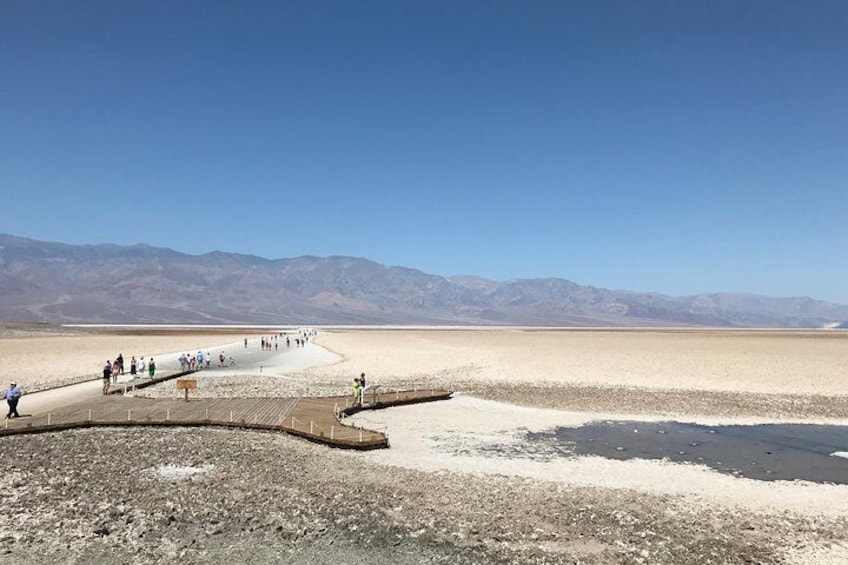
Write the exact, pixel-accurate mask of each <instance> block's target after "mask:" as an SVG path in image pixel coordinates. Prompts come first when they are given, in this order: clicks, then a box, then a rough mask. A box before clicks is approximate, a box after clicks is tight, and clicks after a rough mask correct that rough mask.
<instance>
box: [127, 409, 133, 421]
mask: <svg viewBox="0 0 848 565" xmlns="http://www.w3.org/2000/svg"><path fill="white" fill-rule="evenodd" d="M127 422H132V410H127Z"/></svg>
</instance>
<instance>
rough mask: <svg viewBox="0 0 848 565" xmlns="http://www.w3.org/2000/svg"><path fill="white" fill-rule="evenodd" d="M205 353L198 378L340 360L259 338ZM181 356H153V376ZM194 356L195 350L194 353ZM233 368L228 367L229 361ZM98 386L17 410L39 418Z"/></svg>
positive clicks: (278, 372) (41, 398) (271, 372)
mask: <svg viewBox="0 0 848 565" xmlns="http://www.w3.org/2000/svg"><path fill="white" fill-rule="evenodd" d="M201 349H202V351H204V352H206V353H211V354H212V358H213V361H212V362H211V363H210V367H209V368H205V369H203V370H202V371H200V373H199V374H201V375H208V376H215V377H231V376H237V375H242V374H263V375H266V376H276V377H279V378H285V375H286V374H288V373H292V372H297V371H303V370H305V369H308V368H310V367H315V366H320V365H326V364H330V363H335V362H337V361H338V360H339V359H340V357H339V356H338V355H336V354H335V353H332V352H330V351H327V350H326V349H324V348H322V347H320V346H318V345H315V344H313V343H307V344H306V345H305V346H304V347H295V346H294V345H292V346H291V347H282V348H278V349H276V350H274V349H272V350H263V349H261V348H260V347H259V339H250V340H248V346H247V347H245V346H244V342H243V341H239V342H231V343H227V344H223V345H220V344H219V345H215V346H208V347H203V348H201ZM221 352H223V353H224V357H225V359H226V362H225V365H224V367H218V366H217V365H218V361H217V359H218V355H219V354H220V353H221ZM183 353H192V351H191V350H188V351H184V352H176V353H166V354H162V355H154V356H153V357H154V359H155V360H156V366H157V375H159V374H163V373H174V372H177V371H179V370H180V368H181V367H180V363H179V357H180V355H182V354H183ZM194 353H195V354H196V351H195V352H194ZM231 358H232V359H233V360H234V361H235V365H230V364H229V363H230V359H231ZM145 378H146V376H144V375H139V376H137V380H138V381H140V382H143V381H144V380H145ZM132 381H133V379H132V377H131V375H130V374H129V373H128V372H127V373H126V374H124V375H121V376H119V378H118V383H117V385H113V386H123V385H124V384H126V383H131V382H132ZM101 390H102V383H101V380H100V379H95V380H93V381H88V382H83V383H79V384H74V385H68V386H62V387H58V388H54V389H49V390H45V391H41V392H36V393H32V394H25V395H24V396H23V398H22V399H21V403H20V407H19V411H20V412H21V414H27V415H33V416H39V415H43V414H46V413H48V412H50V411H54V410H57V409H59V408H61V407H63V406H68V405H70V404H74V403H77V402H80V401H82V400H85V399H87V398H91V397H94V396H98V395H100V394H101ZM175 394H176V393H175Z"/></svg>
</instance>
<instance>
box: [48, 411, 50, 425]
mask: <svg viewBox="0 0 848 565" xmlns="http://www.w3.org/2000/svg"><path fill="white" fill-rule="evenodd" d="M47 425H48V426H49V425H50V412H48V413H47Z"/></svg>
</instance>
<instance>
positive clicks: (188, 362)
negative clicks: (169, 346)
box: [177, 350, 236, 371]
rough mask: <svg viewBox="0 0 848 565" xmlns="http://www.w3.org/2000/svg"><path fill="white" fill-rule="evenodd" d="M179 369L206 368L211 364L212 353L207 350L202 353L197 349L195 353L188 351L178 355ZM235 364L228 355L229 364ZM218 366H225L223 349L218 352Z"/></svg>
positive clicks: (225, 360) (225, 359)
mask: <svg viewBox="0 0 848 565" xmlns="http://www.w3.org/2000/svg"><path fill="white" fill-rule="evenodd" d="M177 360H178V361H179V362H180V369H181V370H183V371H194V370H198V371H199V370H200V369H204V368H205V369H208V368H210V367H211V366H212V353H211V352H209V351H207V352H206V353H204V352H203V351H198V352H197V355H191V354H190V353H184V354H183V355H180V357H179V359H177ZM235 364H236V360H235V359H233V358H232V357H230V366H231V367H232V366H233V365H235ZM218 366H219V367H226V366H227V357H226V355H224V351H223V350H221V352H220V353H219V354H218Z"/></svg>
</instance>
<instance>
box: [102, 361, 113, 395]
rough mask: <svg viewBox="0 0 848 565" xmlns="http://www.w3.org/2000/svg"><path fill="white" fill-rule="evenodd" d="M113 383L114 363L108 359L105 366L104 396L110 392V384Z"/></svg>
mask: <svg viewBox="0 0 848 565" xmlns="http://www.w3.org/2000/svg"><path fill="white" fill-rule="evenodd" d="M111 382H112V363H111V361H109V360H108V359H107V360H106V364H105V365H104V366H103V394H106V393H108V392H109V384H110V383H111Z"/></svg>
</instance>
